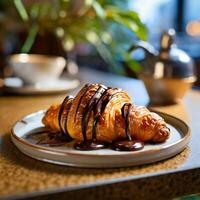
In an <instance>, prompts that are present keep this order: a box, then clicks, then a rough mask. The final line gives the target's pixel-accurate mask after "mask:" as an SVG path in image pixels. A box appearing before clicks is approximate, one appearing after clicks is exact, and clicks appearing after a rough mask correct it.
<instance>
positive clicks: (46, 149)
mask: <svg viewBox="0 0 200 200" xmlns="http://www.w3.org/2000/svg"><path fill="white" fill-rule="evenodd" d="M151 110H152V109H151ZM45 111H46V110H39V111H36V112H33V113H30V114H28V115H25V116H24V117H22V118H21V119H20V120H17V121H16V122H15V123H14V124H13V126H12V127H11V129H10V133H11V139H12V141H13V138H14V139H16V140H17V141H18V142H20V143H21V144H22V145H26V146H27V145H28V146H29V147H31V148H33V149H37V150H38V151H43V152H47V153H49V154H53V155H59V156H70V155H71V156H87V157H102V156H104V157H115V156H130V155H140V154H141V153H142V154H143V155H148V154H152V153H159V152H160V151H161V150H162V151H165V150H167V149H170V148H171V147H173V146H176V145H180V144H181V143H183V142H184V141H189V139H190V137H191V129H190V127H189V126H188V125H187V123H186V122H184V121H183V120H181V119H179V118H178V117H175V116H173V115H170V114H168V113H164V112H161V111H156V110H152V111H153V112H156V113H158V114H160V115H167V116H168V117H170V118H174V119H175V120H177V121H179V122H180V123H181V124H182V125H184V127H185V128H186V129H187V132H186V133H185V134H184V135H183V136H182V138H181V139H179V140H178V141H176V142H174V143H172V144H168V145H166V146H164V147H161V148H159V149H158V148H157V149H150V150H146V151H143V152H141V151H131V152H129V151H127V152H120V154H103V155H102V154H90V153H87V151H84V154H82V153H79V151H78V150H77V151H76V153H74V152H63V151H62V150H59V149H54V150H50V149H49V147H44V146H40V145H36V144H32V143H30V142H28V141H27V140H25V139H23V138H22V137H19V136H17V135H16V134H15V131H14V127H15V126H16V125H17V124H18V123H19V122H20V121H21V120H23V119H27V118H30V117H32V116H33V115H36V114H38V113H44V112H45ZM13 143H14V144H15V142H14V141H13ZM15 146H17V145H16V144H15ZM88 152H90V151H88Z"/></svg>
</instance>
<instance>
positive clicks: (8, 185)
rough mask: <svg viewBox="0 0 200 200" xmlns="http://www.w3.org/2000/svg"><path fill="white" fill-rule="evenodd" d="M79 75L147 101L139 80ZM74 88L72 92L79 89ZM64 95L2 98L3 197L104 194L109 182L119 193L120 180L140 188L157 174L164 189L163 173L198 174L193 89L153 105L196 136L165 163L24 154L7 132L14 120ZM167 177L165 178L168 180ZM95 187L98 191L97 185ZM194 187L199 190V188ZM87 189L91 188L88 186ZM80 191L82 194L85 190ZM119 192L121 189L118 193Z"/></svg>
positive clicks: (199, 97)
mask: <svg viewBox="0 0 200 200" xmlns="http://www.w3.org/2000/svg"><path fill="white" fill-rule="evenodd" d="M80 74H81V78H82V83H84V82H94V81H95V82H101V83H104V84H106V85H111V86H115V87H121V88H123V89H125V90H126V91H128V92H129V94H130V95H131V96H132V98H133V101H134V102H135V103H136V104H143V105H144V104H147V103H148V97H147V94H146V91H145V89H144V86H143V84H142V82H140V81H138V80H134V79H129V78H122V77H118V76H114V75H108V74H104V73H100V72H98V73H95V72H94V71H91V70H87V69H84V70H82V71H81V73H80ZM76 91H77V90H76ZM76 91H74V92H73V93H76ZM63 97H64V95H48V96H0V199H1V198H6V197H7V198H8V197H9V198H11V197H12V198H17V197H22V196H23V197H27V195H33V196H37V195H41V194H42V193H43V194H48V193H54V192H61V191H62V192H64V191H68V192H69V193H68V195H69V197H70V195H71V192H73V191H74V190H76V189H81V188H89V189H87V190H88V193H90V194H92V192H91V191H89V190H90V188H93V186H98V185H99V186H101V187H104V189H101V190H99V194H100V191H102V192H104V194H105V195H106V193H105V191H106V188H105V187H107V186H105V185H106V184H111V183H112V184H113V185H116V184H117V185H116V187H115V188H117V187H118V188H119V190H118V191H120V188H123V187H122V186H121V185H120V182H121V181H126V183H125V184H124V185H126V184H127V183H130V184H131V181H133V182H134V183H135V186H136V183H137V182H138V184H139V182H141V181H142V180H149V178H153V180H154V182H155V180H157V181H158V180H160V186H159V184H158V183H157V186H156V187H161V186H162V184H163V183H162V181H163V179H161V177H163V176H166V175H167V174H177V175H178V176H180V177H179V178H177V180H179V181H180V180H181V177H184V174H185V173H186V174H187V172H189V173H190V177H192V176H193V175H194V174H195V176H196V174H198V173H199V172H198V173H197V172H196V171H195V172H193V171H191V170H192V169H196V170H198V168H199V167H200V157H199V155H200V123H199V120H200V92H199V91H193V90H191V91H189V92H188V94H187V95H186V97H185V98H184V100H183V102H181V103H179V104H177V105H171V106H165V107H154V109H158V110H160V111H164V112H167V113H170V114H173V115H175V116H177V117H179V118H181V119H183V120H184V121H186V122H187V123H188V124H189V125H190V127H191V130H192V138H191V141H190V144H189V147H188V148H186V149H185V150H184V151H183V152H182V153H180V154H179V155H177V156H175V157H173V158H171V159H168V160H165V161H162V162H158V163H154V164H149V165H142V166H138V167H129V168H118V169H81V168H73V167H66V166H57V165H53V164H48V163H43V162H40V161H37V160H34V159H32V158H29V157H27V156H25V155H23V154H22V153H21V152H19V151H18V150H17V149H16V147H15V146H14V145H13V144H12V142H11V140H10V132H9V130H10V128H11V126H12V125H13V123H14V122H15V121H16V120H18V119H20V118H21V117H22V116H24V115H26V114H29V113H31V112H34V111H37V110H40V109H45V108H47V107H48V106H49V105H51V104H52V103H55V102H60V101H61V100H62V99H63ZM180 173H183V175H179V174H180ZM187 176H188V174H187ZM144 178H145V179H144ZM191 180H193V179H191ZM165 181H167V178H166V179H165ZM193 181H194V180H193ZM142 184H143V183H142ZM169 184H170V183H169ZM176 184H178V183H176ZM196 184H199V183H196ZM193 186H194V185H193ZM127 187H128V186H127ZM146 187H147V186H146ZM151 187H152V185H149V188H151ZM107 188H112V186H111V185H109V186H108V187H107ZM133 188H134V186H133ZM177 188H178V187H177ZM93 190H94V191H95V189H93ZM94 191H93V193H94ZM112 191H113V190H112ZM136 191H138V189H137V190H136ZM136 191H135V192H136ZM156 191H159V190H156ZM193 191H195V192H198V190H195V189H194V190H193ZM84 192H87V191H86V190H84ZM191 192H192V191H191ZM199 192H200V188H199ZM79 194H80V195H81V192H80V193H79ZM116 194H117V192H116V193H115V195H116ZM120 194H121V195H122V194H123V193H122V192H120ZM177 194H179V193H177ZM95 195H97V194H95ZM118 197H119V196H118ZM77 198H78V197H77ZM96 198H97V197H96ZM88 199H89V198H88ZM91 199H92V197H91ZM97 199H98V198H97ZM108 199H109V198H108Z"/></svg>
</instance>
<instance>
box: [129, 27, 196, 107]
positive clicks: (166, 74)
mask: <svg viewBox="0 0 200 200" xmlns="http://www.w3.org/2000/svg"><path fill="white" fill-rule="evenodd" d="M174 35H175V31H174V30H173V29H170V30H168V31H167V32H164V33H163V34H162V36H161V40H160V50H159V51H157V50H156V49H154V47H152V46H151V45H150V44H149V43H146V42H139V43H138V44H136V45H133V46H132V47H131V48H130V51H134V50H135V49H138V48H141V49H143V50H144V52H145V58H144V59H143V60H141V61H140V64H141V65H142V67H143V70H142V71H141V72H140V73H139V74H138V75H139V78H140V79H141V80H143V81H144V84H145V86H146V89H147V92H148V94H149V97H150V100H151V103H153V104H168V103H176V102H178V101H179V100H180V99H181V98H182V97H183V96H184V95H185V93H186V92H187V91H188V90H189V89H190V88H191V86H192V84H193V83H194V81H195V80H196V76H195V70H194V62H193V60H192V58H191V57H190V56H189V55H188V54H186V53H185V52H184V51H182V50H180V49H178V48H177V47H176V45H175V44H174Z"/></svg>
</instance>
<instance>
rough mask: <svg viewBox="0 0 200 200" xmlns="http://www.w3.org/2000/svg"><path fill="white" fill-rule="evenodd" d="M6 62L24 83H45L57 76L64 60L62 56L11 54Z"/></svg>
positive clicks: (62, 67)
mask: <svg viewBox="0 0 200 200" xmlns="http://www.w3.org/2000/svg"><path fill="white" fill-rule="evenodd" d="M8 63H9V65H10V67H11V68H12V70H13V73H14V75H15V76H17V77H19V78H21V79H22V80H23V81H24V83H25V84H36V83H47V82H51V81H54V80H56V79H58V78H59V76H60V75H61V73H62V71H63V69H64V67H65V65H66V60H65V59H64V58H63V57H57V56H47V55H39V54H38V55H37V54H13V55H10V56H9V57H8Z"/></svg>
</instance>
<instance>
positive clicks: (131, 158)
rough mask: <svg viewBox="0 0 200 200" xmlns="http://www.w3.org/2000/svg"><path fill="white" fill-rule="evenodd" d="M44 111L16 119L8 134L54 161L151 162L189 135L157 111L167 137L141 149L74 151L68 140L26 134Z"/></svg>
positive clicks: (185, 141)
mask: <svg viewBox="0 0 200 200" xmlns="http://www.w3.org/2000/svg"><path fill="white" fill-rule="evenodd" d="M44 112H45V111H38V112H36V113H33V114H30V115H28V116H26V117H24V118H23V119H22V120H20V121H18V122H16V124H15V125H14V126H13V128H12V130H11V138H12V141H13V142H14V144H15V145H16V146H17V148H18V149H19V150H20V151H21V152H23V153H24V154H26V155H28V156H30V157H32V158H35V159H38V160H42V161H45V162H50V163H54V164H61V165H68V166H76V167H90V168H108V167H126V166H134V165H139V164H145V163H152V162H156V161H160V160H164V159H166V158H170V157H172V156H174V155H176V154H178V153H180V152H181V151H182V150H183V149H184V148H185V147H186V146H187V144H188V142H189V139H190V129H189V127H188V126H187V125H186V124H185V123H184V122H183V121H182V120H180V119H178V118H175V117H173V116H171V115H168V114H165V113H160V112H158V114H159V115H161V116H162V117H163V118H164V119H165V121H166V122H167V123H168V127H169V128H170V130H171V135H170V138H169V139H168V140H167V141H166V142H165V143H162V144H154V145H153V144H145V147H144V149H142V150H140V151H134V152H118V151H114V150H111V149H101V150H94V151H78V150H75V149H74V148H73V147H72V145H71V144H68V145H65V146H60V147H49V146H45V145H37V144H36V143H37V141H35V140H33V139H29V137H27V135H28V134H30V132H31V131H32V132H33V131H34V130H35V129H40V128H42V127H43V124H42V122H41V119H42V117H43V115H44Z"/></svg>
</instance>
